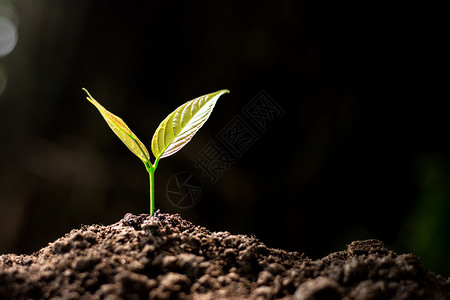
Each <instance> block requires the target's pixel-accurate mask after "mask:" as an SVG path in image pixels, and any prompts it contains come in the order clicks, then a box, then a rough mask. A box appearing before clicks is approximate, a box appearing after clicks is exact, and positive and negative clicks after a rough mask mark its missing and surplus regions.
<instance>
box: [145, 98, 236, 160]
mask: <svg viewBox="0 0 450 300" xmlns="http://www.w3.org/2000/svg"><path fill="white" fill-rule="evenodd" d="M229 92H230V91H229V90H220V91H218V92H215V93H211V94H208V95H204V96H201V97H198V98H195V99H193V100H191V101H188V102H186V103H185V104H183V105H181V106H180V107H178V108H177V109H176V110H175V111H173V112H172V113H171V114H170V115H168V116H167V118H165V119H164V121H162V122H161V124H159V127H158V129H156V132H155V134H154V135H153V139H152V152H153V154H154V155H155V157H156V159H159V158H163V157H167V156H170V155H172V154H174V153H176V152H177V151H179V150H180V149H181V148H183V147H184V146H185V145H186V144H187V143H189V141H190V140H191V138H192V137H193V136H194V134H195V133H196V132H197V131H198V130H199V129H200V128H201V127H202V126H203V124H205V122H206V120H208V118H209V116H210V115H211V112H212V110H213V108H214V106H215V105H216V102H217V100H218V99H219V97H220V96H222V95H223V94H225V93H229Z"/></svg>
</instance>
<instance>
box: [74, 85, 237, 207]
mask: <svg viewBox="0 0 450 300" xmlns="http://www.w3.org/2000/svg"><path fill="white" fill-rule="evenodd" d="M83 90H84V91H85V92H86V94H87V95H88V96H87V97H86V98H87V99H88V100H89V101H90V102H91V103H92V104H94V105H95V107H96V108H97V109H98V110H99V111H100V114H101V115H102V116H103V118H104V119H105V121H106V123H107V124H108V125H109V127H110V128H111V129H112V131H114V133H115V134H116V135H117V136H118V137H119V138H120V139H121V140H122V142H124V144H125V145H126V146H127V147H128V149H130V150H131V152H133V153H134V154H135V155H136V156H137V157H139V158H140V159H141V160H142V162H143V163H144V165H145V168H146V169H147V172H148V174H149V177H150V215H151V216H153V213H154V211H155V188H154V174H155V170H156V167H157V166H158V162H159V160H160V159H161V158H164V157H167V156H170V155H172V154H174V153H176V152H177V151H179V150H180V149H181V148H183V147H184V146H185V145H186V144H187V143H189V141H190V140H191V139H192V137H193V136H194V134H195V133H196V132H197V131H198V130H199V129H200V128H201V127H202V126H203V124H205V122H206V120H208V118H209V116H210V115H211V112H212V110H213V108H214V106H215V105H216V102H217V100H218V99H219V97H220V96H222V95H223V94H225V93H229V92H230V91H229V90H220V91H217V92H215V93H211V94H207V95H204V96H201V97H198V98H195V99H193V100H191V101H188V102H186V103H185V104H183V105H181V106H180V107H178V108H177V109H175V110H174V111H173V112H172V113H171V114H170V115H168V116H167V117H166V118H165V119H164V121H162V122H161V124H159V126H158V128H157V129H156V131H155V134H154V135H153V138H152V152H153V155H154V156H155V162H154V163H153V164H152V162H151V161H150V154H149V152H148V150H147V148H146V147H145V146H144V144H142V142H141V141H140V140H139V139H138V138H137V136H136V135H135V134H134V133H133V132H132V131H131V129H130V128H128V126H127V124H125V122H124V121H123V120H122V119H121V118H119V117H117V116H116V115H113V114H112V113H110V112H109V111H107V110H106V109H105V108H104V107H103V106H102V105H100V103H98V102H97V101H96V100H95V99H94V98H93V97H92V96H91V94H89V92H88V91H87V90H86V89H85V88H83Z"/></svg>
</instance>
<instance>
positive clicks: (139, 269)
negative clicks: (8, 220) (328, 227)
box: [0, 212, 450, 300]
mask: <svg viewBox="0 0 450 300" xmlns="http://www.w3.org/2000/svg"><path fill="white" fill-rule="evenodd" d="M449 295H450V279H444V278H443V277H441V276H436V275H434V274H433V273H431V272H430V271H429V270H428V269H427V268H425V267H424V266H423V265H422V264H421V263H420V262H419V260H418V259H417V257H415V256H414V255H412V254H402V255H397V254H395V253H393V252H392V251H390V250H388V249H386V248H385V247H384V246H383V243H382V242H379V241H377V240H367V241H357V242H353V243H351V244H350V245H349V246H348V248H347V250H345V251H342V252H336V253H332V254H330V255H328V256H327V257H324V258H322V259H319V260H311V259H308V258H306V257H302V255H299V254H298V253H294V252H286V251H284V250H277V249H271V248H267V247H266V246H265V245H264V244H263V243H261V242H259V241H258V239H257V238H255V237H250V236H245V235H232V234H230V233H228V232H210V231H208V230H207V229H205V228H203V227H199V226H194V225H193V224H192V223H190V222H188V221H185V220H183V219H182V218H181V217H180V216H179V215H170V214H162V213H159V212H157V213H156V214H155V216H154V217H149V216H148V215H140V216H135V215H131V214H127V215H126V216H125V217H124V218H123V219H122V220H121V221H120V222H118V223H115V224H113V225H110V226H100V225H92V226H83V227H82V228H81V229H77V230H72V231H71V232H70V233H68V234H66V235H65V236H64V237H61V238H60V239H58V240H57V241H55V242H53V243H50V244H49V245H48V246H47V247H45V248H43V249H41V250H40V251H38V252H37V253H34V254H33V255H14V254H8V255H2V256H0V299H42V298H43V299H49V298H53V299H109V300H111V299H279V298H283V299H298V300H300V299H302V300H304V299H311V300H312V299H449Z"/></svg>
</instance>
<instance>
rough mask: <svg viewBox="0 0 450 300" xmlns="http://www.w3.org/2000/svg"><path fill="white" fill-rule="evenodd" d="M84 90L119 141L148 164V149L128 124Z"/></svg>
mask: <svg viewBox="0 0 450 300" xmlns="http://www.w3.org/2000/svg"><path fill="white" fill-rule="evenodd" d="M83 90H84V91H85V92H86V94H88V97H86V98H87V99H88V100H89V101H90V102H91V103H92V104H94V105H95V107H97V109H98V110H99V111H100V114H101V115H102V116H103V118H104V119H105V121H106V123H108V125H109V127H110V128H111V129H112V131H114V133H115V134H116V135H117V136H118V137H119V139H121V140H122V142H124V144H125V145H126V146H127V147H128V149H130V150H131V152H133V153H134V154H135V155H136V156H137V157H139V158H140V159H141V160H142V161H143V162H144V163H146V162H148V160H149V159H150V155H149V153H148V150H147V148H146V147H145V146H144V144H142V143H141V141H140V140H139V139H138V138H137V137H136V135H135V134H134V133H133V132H132V131H131V129H130V128H128V126H127V124H125V122H124V121H123V120H122V119H121V118H119V117H118V116H116V115H114V114H112V113H110V112H109V111H107V110H106V109H105V108H104V107H103V106H102V105H100V103H98V102H97V101H96V100H95V99H94V98H92V96H91V94H89V92H88V91H87V90H86V89H84V88H83Z"/></svg>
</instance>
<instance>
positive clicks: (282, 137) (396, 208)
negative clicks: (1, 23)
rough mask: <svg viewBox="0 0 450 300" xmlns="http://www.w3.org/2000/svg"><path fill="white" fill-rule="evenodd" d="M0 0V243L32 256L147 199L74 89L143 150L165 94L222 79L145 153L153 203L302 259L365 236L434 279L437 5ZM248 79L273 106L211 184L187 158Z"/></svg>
mask: <svg viewBox="0 0 450 300" xmlns="http://www.w3.org/2000/svg"><path fill="white" fill-rule="evenodd" d="M0 5H1V6H0V7H2V8H1V9H0V17H2V14H3V17H4V18H8V19H9V20H10V23H11V24H14V25H15V26H16V28H17V34H18V35H17V36H18V39H17V44H16V46H15V48H14V49H13V50H12V51H11V52H10V53H9V54H8V53H6V54H3V57H1V58H0V75H1V76H0V81H1V82H0V87H1V86H4V89H0V93H2V94H1V95H0V113H1V118H0V126H1V128H2V133H1V135H2V136H1V140H0V170H1V172H0V253H9V252H14V253H32V252H33V251H36V250H38V249H40V248H41V247H43V246H45V245H47V243H48V242H51V241H53V240H55V239H56V238H58V237H60V236H61V235H63V234H64V233H66V232H68V231H70V230H71V229H73V228H79V227H80V225H81V224H94V223H102V224H111V223H114V222H116V221H118V220H120V219H121V218H122V217H123V216H124V215H125V213H127V212H132V213H135V214H139V213H148V210H149V204H148V175H147V173H146V171H145V168H144V166H143V165H142V162H140V160H139V159H138V158H136V157H135V156H134V155H133V154H132V153H131V152H129V150H128V149H126V147H125V146H124V145H123V144H122V143H121V142H120V140H119V139H117V137H115V136H114V134H113V133H112V131H111V130H110V129H109V128H108V127H107V125H106V123H105V122H104V120H103V119H102V118H101V116H100V114H99V113H98V112H97V111H96V110H95V108H94V107H93V106H92V105H91V104H90V103H89V102H87V101H86V100H85V95H84V93H83V92H82V91H81V88H82V87H86V88H87V89H89V91H90V92H91V93H92V95H93V96H94V97H95V98H96V99H97V100H98V101H99V102H100V103H102V104H103V105H104V106H105V107H106V108H107V109H109V110H110V111H111V112H113V113H115V114H116V115H118V116H120V117H122V118H123V119H124V120H125V121H126V122H127V124H128V125H129V126H130V128H131V129H132V130H133V131H134V133H135V134H136V135H137V136H138V137H139V138H140V139H141V141H142V142H143V143H144V144H146V145H147V147H148V148H150V140H151V137H152V136H153V132H154V130H155V129H156V128H157V126H158V125H159V123H160V122H161V121H162V120H163V119H164V118H165V117H166V115H167V114H169V113H170V112H172V111H173V110H174V109H175V108H176V107H177V106H179V105H181V104H182V103H184V102H185V101H187V100H190V99H192V98H195V97H197V96H200V95H203V94H206V93H210V92H214V91H216V90H219V89H223V88H227V89H230V90H231V94H227V95H224V96H223V97H222V98H221V99H220V100H219V102H218V103H217V106H216V108H215V110H214V112H213V113H212V116H211V118H210V119H209V120H208V122H207V123H206V125H205V126H204V127H203V128H202V129H201V130H200V131H199V132H198V134H197V135H196V136H195V137H194V138H193V140H192V141H191V143H189V144H188V145H187V146H186V147H185V148H184V149H183V150H181V151H180V152H178V153H177V154H175V155H174V156H172V157H169V158H164V159H163V160H161V161H160V164H159V167H158V169H157V171H156V197H157V202H156V207H157V208H160V209H161V210H162V211H163V212H170V213H181V214H182V216H183V217H184V218H185V219H188V220H190V221H192V222H194V223H195V224H199V225H202V226H205V227H207V228H208V229H210V230H215V231H230V232H232V233H236V234H237V233H242V234H256V236H257V237H259V238H260V239H261V240H262V241H263V242H264V243H266V244H267V245H268V246H270V247H274V248H283V249H287V250H291V251H298V252H304V253H305V254H306V255H307V256H309V257H311V258H319V257H322V256H324V255H326V254H328V253H330V252H332V251H338V250H342V249H344V248H345V247H346V244H349V243H350V242H351V241H353V240H357V239H367V238H377V239H380V240H383V241H384V242H385V243H386V245H387V246H388V247H390V248H392V249H394V250H395V251H396V252H398V253H404V252H412V253H414V254H416V255H417V256H419V257H420V259H421V261H422V262H423V263H424V264H425V265H426V266H428V267H429V268H430V269H431V270H433V271H434V272H436V273H439V274H442V275H444V276H449V275H450V259H449V256H448V253H450V241H449V228H450V226H449V223H450V221H449V218H448V216H449V212H450V204H449V200H450V189H449V182H450V180H449V179H450V169H449V168H450V161H449V147H448V136H449V135H448V128H449V118H448V110H447V109H446V105H445V103H446V102H447V101H448V91H444V87H445V86H448V82H447V81H445V80H444V78H445V76H442V74H441V72H443V71H445V70H446V68H445V67H444V61H443V55H442V53H443V52H444V51H443V49H442V44H443V42H442V41H443V40H445V39H444V35H441V34H440V30H441V29H440V28H442V24H441V23H443V18H441V16H440V13H439V12H440V11H444V10H443V9H442V8H439V7H423V6H412V4H411V3H409V4H407V5H401V4H392V3H390V4H382V3H365V4H362V3H360V2H357V1H355V2H346V1H344V2H342V1H339V2H333V3H324V2H321V3H319V2H316V1H293V0H282V1H265V0H262V1H248V2H244V1H214V2H212V1H210V2H208V1H194V2H189V3H187V2H186V3H184V2H181V1H180V2H163V1H142V2H138V3H136V2H130V3H128V2H125V1H117V2H111V1H69V0H67V1H43V0H38V1H25V0H22V1H4V0H2V1H0ZM5 7H6V8H5ZM0 34H3V35H5V34H6V33H5V31H0ZM2 41H4V39H3V40H2V39H0V46H1V43H4V42H2ZM446 72H447V71H446ZM447 79H448V76H447ZM261 90H264V91H265V92H266V93H267V95H269V96H270V97H271V99H273V101H274V102H276V103H277V104H278V105H279V106H280V107H281V108H282V109H283V110H284V115H283V116H281V117H280V118H274V120H271V121H269V122H268V123H267V126H266V128H265V130H266V132H264V133H261V134H260V138H259V140H258V141H256V142H255V143H254V144H253V145H252V146H251V147H250V148H249V149H248V150H247V151H245V153H244V154H243V156H242V157H241V158H239V159H238V160H237V161H236V162H235V163H234V164H232V165H231V167H230V169H229V170H228V171H226V172H224V173H223V175H222V176H221V177H220V178H219V179H218V180H217V182H216V183H212V182H211V180H210V179H209V178H208V177H205V176H204V175H203V174H202V171H201V170H200V169H198V168H196V167H195V163H194V158H195V157H196V156H197V155H198V154H199V153H200V152H201V150H202V148H203V147H205V145H207V144H208V142H210V141H212V140H213V141H216V140H217V135H218V133H219V132H221V130H223V129H224V128H226V126H227V124H229V122H230V121H232V120H233V118H234V117H236V116H241V115H242V113H243V109H244V107H245V106H246V105H247V104H248V103H250V102H251V101H252V99H253V98H254V97H255V96H256V95H257V94H258V92H260V91H261ZM182 171H186V172H190V173H192V174H194V175H195V176H196V177H197V179H198V180H199V181H200V183H201V184H202V187H203V193H202V198H201V199H200V201H199V203H198V204H196V205H195V206H194V207H192V208H188V209H181V208H177V207H176V206H174V205H173V204H171V202H170V201H169V199H168V197H167V191H166V185H167V183H168V182H169V181H170V179H171V178H172V177H173V176H174V175H175V174H177V173H178V172H182Z"/></svg>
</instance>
